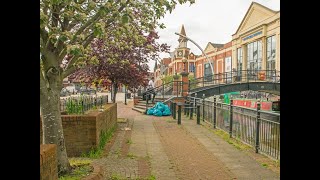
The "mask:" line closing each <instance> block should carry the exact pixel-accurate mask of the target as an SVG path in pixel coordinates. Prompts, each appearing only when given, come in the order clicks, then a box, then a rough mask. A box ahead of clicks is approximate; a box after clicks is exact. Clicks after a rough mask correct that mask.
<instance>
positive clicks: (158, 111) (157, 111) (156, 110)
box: [153, 109, 162, 116]
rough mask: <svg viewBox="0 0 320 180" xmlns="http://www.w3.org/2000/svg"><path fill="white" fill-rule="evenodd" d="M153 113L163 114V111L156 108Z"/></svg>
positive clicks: (156, 114)
mask: <svg viewBox="0 0 320 180" xmlns="http://www.w3.org/2000/svg"><path fill="white" fill-rule="evenodd" d="M153 115H155V116H162V112H161V111H160V110H159V109H155V110H154V111H153Z"/></svg>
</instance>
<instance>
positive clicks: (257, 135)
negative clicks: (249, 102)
mask: <svg viewBox="0 0 320 180" xmlns="http://www.w3.org/2000/svg"><path fill="white" fill-rule="evenodd" d="M260 107H261V106H260V99H259V100H258V102H257V125H256V127H257V131H256V153H258V152H259V146H260V138H259V134H260Z"/></svg>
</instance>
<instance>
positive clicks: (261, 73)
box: [189, 70, 280, 91]
mask: <svg viewBox="0 0 320 180" xmlns="http://www.w3.org/2000/svg"><path fill="white" fill-rule="evenodd" d="M241 82H273V83H280V71H276V70H242V71H236V72H235V71H232V72H225V73H217V74H213V75H209V76H204V77H200V78H196V79H194V80H193V81H192V82H191V81H190V82H189V90H190V91H192V90H194V89H197V88H201V87H205V86H211V85H224V84H233V83H241Z"/></svg>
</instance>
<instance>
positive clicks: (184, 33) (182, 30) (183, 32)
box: [178, 24, 187, 42]
mask: <svg viewBox="0 0 320 180" xmlns="http://www.w3.org/2000/svg"><path fill="white" fill-rule="evenodd" d="M180 34H182V35H185V36H187V35H186V30H185V29H184V25H183V24H182V27H181V30H180ZM180 39H185V38H184V37H181V36H180V37H179V39H178V41H179V42H180Z"/></svg>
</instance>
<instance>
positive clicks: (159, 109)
mask: <svg viewBox="0 0 320 180" xmlns="http://www.w3.org/2000/svg"><path fill="white" fill-rule="evenodd" d="M147 114H148V115H154V116H169V115H171V112H170V108H169V106H168V105H166V104H164V103H162V102H157V103H156V104H155V105H154V106H153V107H152V108H149V109H148V111H147Z"/></svg>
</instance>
